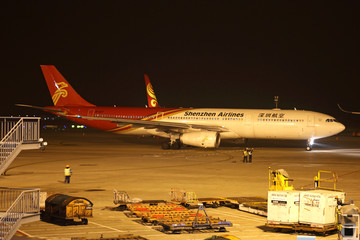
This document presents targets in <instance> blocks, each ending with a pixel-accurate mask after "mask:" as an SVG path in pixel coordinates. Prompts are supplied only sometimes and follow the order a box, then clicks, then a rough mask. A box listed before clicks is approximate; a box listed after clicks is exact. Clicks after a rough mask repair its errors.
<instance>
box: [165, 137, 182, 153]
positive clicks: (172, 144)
mask: <svg viewBox="0 0 360 240" xmlns="http://www.w3.org/2000/svg"><path fill="white" fill-rule="evenodd" d="M161 148H162V149H164V150H166V149H174V150H177V149H180V148H181V142H180V140H179V139H177V140H175V141H172V142H164V143H162V144H161Z"/></svg>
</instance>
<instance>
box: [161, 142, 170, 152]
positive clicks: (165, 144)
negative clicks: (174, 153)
mask: <svg viewBox="0 0 360 240" xmlns="http://www.w3.org/2000/svg"><path fill="white" fill-rule="evenodd" d="M161 148H162V149H164V150H167V149H170V143H169V142H164V143H162V144H161Z"/></svg>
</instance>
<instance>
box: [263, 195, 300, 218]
mask: <svg viewBox="0 0 360 240" xmlns="http://www.w3.org/2000/svg"><path fill="white" fill-rule="evenodd" d="M299 197H300V192H299V191H269V192H268V208H267V212H268V213H267V220H268V222H277V223H281V224H293V223H298V221H299Z"/></svg>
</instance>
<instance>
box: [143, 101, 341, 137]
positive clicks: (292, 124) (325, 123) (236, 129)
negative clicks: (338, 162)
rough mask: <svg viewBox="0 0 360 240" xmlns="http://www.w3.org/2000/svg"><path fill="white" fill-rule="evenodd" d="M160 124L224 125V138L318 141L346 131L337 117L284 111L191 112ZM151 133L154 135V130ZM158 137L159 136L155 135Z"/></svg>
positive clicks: (227, 110) (164, 118) (232, 110)
mask: <svg viewBox="0 0 360 240" xmlns="http://www.w3.org/2000/svg"><path fill="white" fill-rule="evenodd" d="M157 120H158V121H167V122H181V123H188V124H202V125H215V126H223V127H224V128H226V129H228V131H225V132H221V138H222V139H231V138H263V139H264V138H265V139H299V140H300V139H304V140H305V139H310V138H313V139H317V138H324V137H328V136H332V135H335V134H337V133H339V132H341V131H343V130H344V129H345V127H344V125H343V124H341V123H339V122H337V121H336V120H335V119H334V118H333V117H331V116H329V115H326V114H322V113H318V112H312V111H303V110H280V109H270V110H269V109H211V108H209V109H205V108H204V109H187V110H186V111H183V112H180V113H176V114H174V115H168V116H163V117H158V118H157ZM150 133H151V134H154V132H153V131H151V130H150ZM155 135H156V134H155Z"/></svg>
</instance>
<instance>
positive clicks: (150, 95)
mask: <svg viewBox="0 0 360 240" xmlns="http://www.w3.org/2000/svg"><path fill="white" fill-rule="evenodd" d="M144 77H145V86H146V93H147V99H148V105H149V107H150V108H157V107H160V106H159V103H158V101H157V99H156V96H155V92H154V89H153V87H152V86H151V83H150V79H149V76H148V75H146V74H144Z"/></svg>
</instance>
